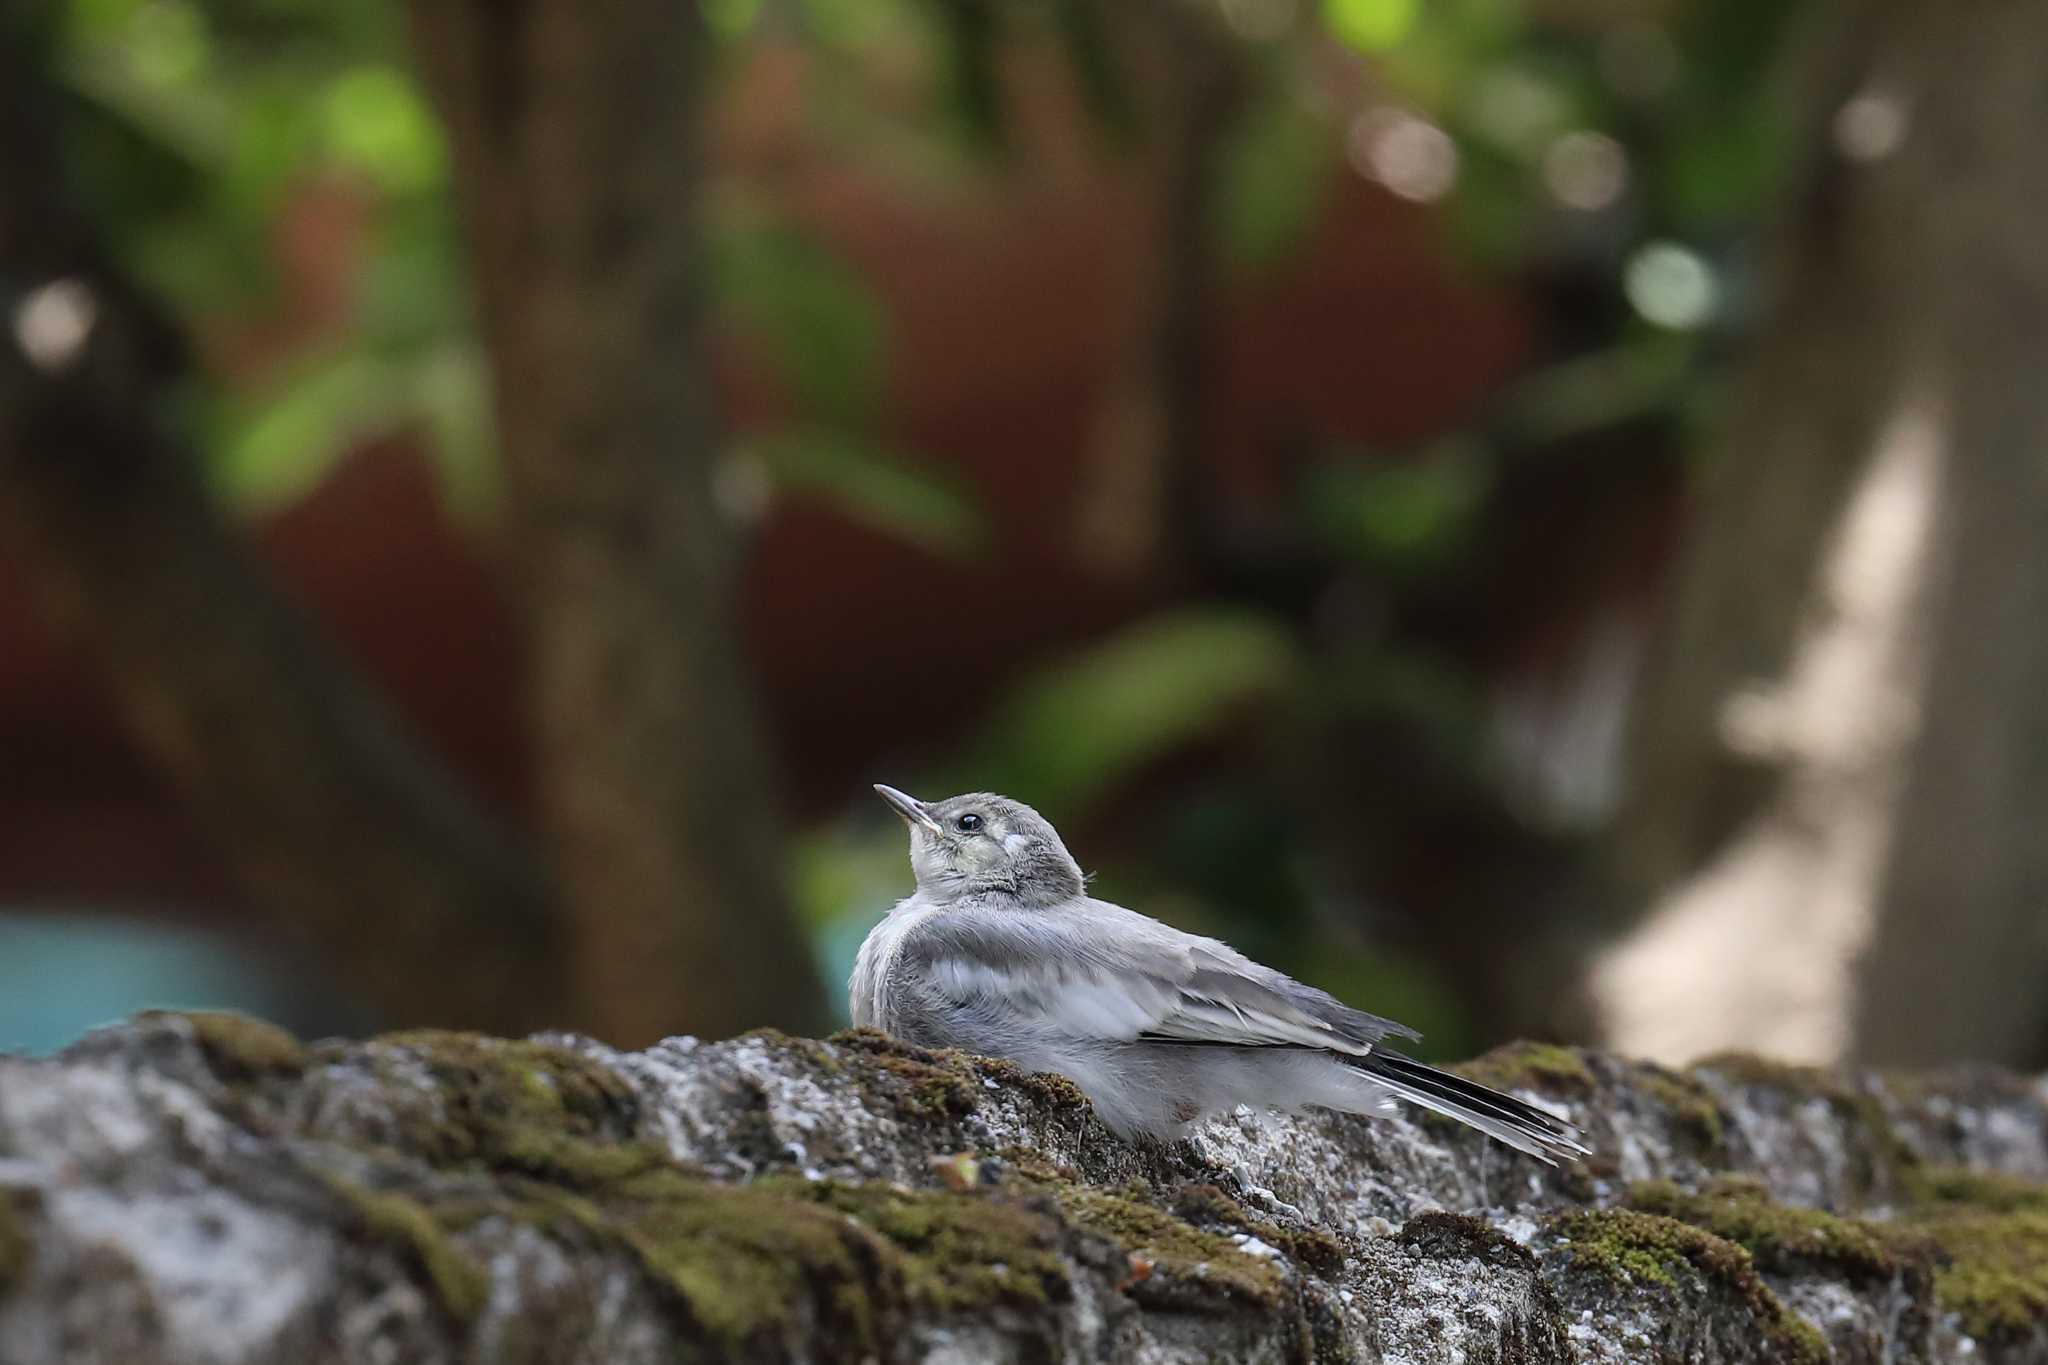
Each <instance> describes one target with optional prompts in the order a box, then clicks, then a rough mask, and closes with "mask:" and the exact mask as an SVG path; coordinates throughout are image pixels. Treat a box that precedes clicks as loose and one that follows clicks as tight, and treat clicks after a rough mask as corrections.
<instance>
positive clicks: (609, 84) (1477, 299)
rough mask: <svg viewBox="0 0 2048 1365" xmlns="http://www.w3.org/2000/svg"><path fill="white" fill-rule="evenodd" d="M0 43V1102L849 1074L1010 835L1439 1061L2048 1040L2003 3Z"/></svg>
mask: <svg viewBox="0 0 2048 1365" xmlns="http://www.w3.org/2000/svg"><path fill="white" fill-rule="evenodd" d="M33 8H34V17H32V18H31V17H28V16H27V14H26V13H25V11H24V9H23V8H21V7H17V9H16V10H15V11H12V12H11V14H10V17H9V19H8V21H7V26H6V27H5V29H4V31H0V41H4V48H0V64H4V67H5V69H4V70H0V324H4V326H0V1048H26V1049H41V1048H47V1047H52V1046H57V1045H61V1044H62V1043H63V1042H64V1041H66V1040H67V1039H69V1038H71V1037H74V1036H76V1035H77V1034H78V1033H79V1032H80V1031H81V1030H83V1029H85V1028H87V1027H90V1026H91V1025H93V1024H95V1023H99V1022H102V1021H105V1020H107V1019H110V1018H112V1017H115V1016H118V1015H119V1014H121V1013H124V1012H126V1011H129V1010H132V1009H136V1008H140V1007H144V1006H151V1005H180V1006H199V1005H209V1006H229V1007H236V1008H243V1009H248V1010H252V1011H255V1012H258V1013H262V1014H264V1015H267V1016H269V1017H272V1018H275V1019H277V1020H279V1021H280V1022H282V1023H285V1024H287V1025H289V1026H291V1027H293V1028H295V1029H298V1030H300V1031H303V1032H309V1033H321V1032H330V1031H343V1032H350V1031H361V1030H368V1029H373V1028H382V1027H391V1026H400V1025H419V1024H441V1025H457V1026H466V1027H478V1028H485V1029H492V1030H497V1031H502V1032H520V1031H526V1030H533V1029H541V1028H554V1027H570V1028H576V1029H581V1030H586V1031H589V1032H593V1033H595V1034H597V1035H599V1036H601V1037H604V1038H606V1039H607V1040H609V1041H611V1042H614V1043H617V1044H620V1045H639V1044H644V1043H646V1042H648V1041H650V1040H652V1039H654V1038H656V1037H659V1036H662V1035H664V1034H667V1033H674V1032H696V1033H700V1034H705V1035H710V1036H718V1035H724V1034H728V1033H731V1032H735V1031H738V1030H741V1029H745V1028H748V1027H753V1026H757V1025H764V1024H772V1025H778V1026H782V1027H785V1028H791V1029H799V1030H805V1031H820V1030H824V1029H828V1028H831V1027H833V1026H835V1024H836V1023H838V1022H843V1019H844V990H843V985H842V983H843V981H844V978H845V973H846V970H847V968H848V966H849V964H850V962H851V958H852V954H853V951H854V949H855V948H856V947H857V945H858V943H859V941H860V939H861V937H862V935H863V934H864V933H865V932H866V930H867V928H868V927H869V926H870V925H871V924H872V923H873V922H874V921H875V919H876V918H877V917H878V916H879V915H880V914H882V913H883V912H884V911H885V910H886V909H887V907H888V906H889V905H890V904H891V903H892V902H893V901H894V900H895V899H896V898H897V897H899V896H902V895H904V894H907V892H908V890H909V887H910V877H909V869H908V865H907V861H906V858H905V840H904V835H903V832H902V829H901V826H900V825H899V824H898V822H897V821H896V820H895V818H894V817H893V816H892V815H891V814H890V813H889V811H888V810H887V809H886V808H885V807H883V806H882V804H881V803H880V802H879V801H877V800H876V799H875V798H874V797H873V795H872V794H871V793H870V791H869V784H870V783H871V782H875V781H887V782H890V783H893V784H895V785H898V786H901V787H905V788H907V789H909V790H911V791H913V792H916V793H918V794H920V795H924V796H928V797H938V796H943V795H947V794H950V793H952V792H955V791H960V790H973V789H995V790H999V791H1002V792H1005V793H1008V794H1010V795H1013V796H1016V797H1018V798H1021V799H1023V800H1026V801H1028V802H1031V803H1032V804H1034V805H1036V806H1037V807H1038V808H1039V809H1040V810H1041V811H1043V812H1044V813H1045V814H1046V815H1047V816H1048V817H1049V818H1051V819H1052V820H1053V821H1054V822H1055V823H1056V824H1058V825H1059V827H1060V828H1061V830H1062V831H1063V832H1064V833H1065V835H1066V837H1067V840H1068V842H1069V844H1070V845H1071V846H1072V848H1073V849H1074V851H1075V853H1076V854H1077V856H1078V857H1079V858H1080V860H1081V862H1082V863H1083V865H1084V866H1086V867H1088V868H1090V869H1092V870H1094V871H1096V872H1098V873H1099V876H1098V879H1097V880H1096V882H1095V884H1094V885H1095V890H1096V892H1097V894H1100V895H1103V896H1105V897H1108V898H1110V899H1113V900H1117V901H1120V902H1122V903H1125V904H1128V905H1132V906H1135V907H1137V908H1139V909H1142V910H1144V911H1146V912H1148V913H1151V914H1154V915H1157V916H1160V917H1162V918H1165V919H1167V920H1170V921H1172V922H1174V923H1176V924H1179V925H1181V926H1183V927H1186V928H1189V929H1193V930H1198V931H1201V932H1207V933H1215V934H1219V935H1222V936H1224V937H1226V938H1228V939H1229V940H1230V941H1232V942H1233V943H1235V944H1236V945H1237V946H1239V947H1241V948H1242V949H1244V950H1245V951H1247V952H1249V953H1251V954H1253V955H1255V956H1257V957H1260V958H1262V959H1264V960H1266V961H1269V962H1271V963H1273V964H1274V965H1276V966H1279V967H1282V968H1284V969H1286V970H1288V971H1290V972H1293V973H1296V974H1298V975H1300V976H1302V977H1303V978H1305V979H1307V980H1309V981H1312V982H1314V983H1316V984H1318V985H1321V986H1323V987H1325V988H1327V989H1329V990H1331V991H1333V992H1336V993H1337V994H1339V995H1341V996H1343V997H1345V998H1347V999H1349V1000H1352V1001H1353V1002H1355V1003H1357V1004H1359V1005H1362V1006H1365V1007H1367V1008H1370V1009H1373V1010H1375V1011H1378V1012H1382V1013H1388V1014H1393V1015H1396V1016H1398V1017H1400V1018H1402V1019H1405V1020H1408V1021H1409V1022H1411V1023H1414V1024H1416V1025H1417V1026H1419V1027H1421V1028H1422V1029H1423V1031H1424V1032H1425V1034H1426V1035H1427V1040H1426V1043H1425V1051H1426V1053H1427V1055H1431V1056H1435V1057H1440V1058H1442V1057H1457V1056H1462V1055H1466V1054H1469V1053H1471V1052H1473V1051H1475V1050H1478V1049H1480V1048H1482V1047H1485V1046H1487V1045H1490V1044H1492V1043H1495V1042H1498V1041H1500V1040H1502V1039H1505V1038H1509V1037H1513V1036H1518V1035H1523V1036H1536V1037H1545V1038H1553V1039H1560V1040H1566V1041H1587V1042H1598V1043H1603V1044H1607V1045H1611V1046H1615V1047H1620V1048H1623V1049H1626V1050H1629V1051H1632V1052H1637V1053H1642V1054H1646V1055H1651V1056H1656V1057H1660V1058H1664V1059H1668V1060H1686V1059H1690V1058H1692V1057H1695V1056H1698V1055H1700V1054H1704V1053H1707V1052H1710V1051H1714V1050H1717V1049H1724V1048H1748V1049H1757V1050H1762V1051H1765V1052H1769V1053H1773V1054H1777V1055H1781V1056H1785V1057H1789V1058H1793V1059H1795V1060H1802V1061H1814V1062H1826V1061H1832V1060H1836V1059H1841V1058H1845V1057H1857V1058H1864V1059H1870V1060H1875V1061H1880V1062H1908V1063H1927V1062H1936V1061H1943V1060H1951V1059H1957V1058H1964V1057H1972V1058H1983V1059H1989V1060H2000V1061H2005V1062H2010V1063H2015V1064H2022V1065H2027V1064H2035V1065H2038V1064H2040V1063H2041V1062H2043V1061H2044V1060H2048V992H2044V991H2043V990H2042V989H2041V985H2040V983H2041V982H2042V981H2043V979H2044V968H2048V537H2044V535H2043V534H2042V532H2043V530H2044V520H2043V514H2044V512H2048V385H2044V384H2043V383H2042V382H2041V377H2040V371H2041V366H2042V363H2043V359H2044V357H2048V233H2044V232H2042V231H2041V227H2040V217H2039V215H2040V212H2041V208H2042V206H2043V205H2044V204H2048V159H2044V158H2042V157H2041V155H2040V148H2039V145H2038V141H2039V130H2040V129H2041V128H2042V127H2044V126H2048V83H2044V82H2042V81H2041V80H2040V79H2039V65H2040V63H2039V57H2040V54H2041V53H2042V52H2043V51H2048V9H2043V8H2042V7H2039V6H2036V5H2030V4H2026V3H2023V2H2022V0H1988V2H1987V3H1985V4H1981V5H1978V6H1975V7H1973V8H1972V14H1971V18H1970V22H1969V23H1968V24H1967V25H1964V24H1962V23H1960V22H1958V21H1956V20H1955V19H1954V18H1953V17H1952V16H1948V15H1945V14H1944V13H1943V7H1942V6H1939V5H1937V4H1935V3H1933V2H1932V0H1791V2H1788V0H1719V3H1714V4H1708V3H1704V0H703V3H701V4H689V3H682V0H603V2H602V3H592V2H591V0H528V3H524V4H520V5H501V4H492V3H488V0H441V2H440V3H427V0H420V3H418V4H416V5H414V6H413V7H412V9H411V10H410V11H408V10H407V9H406V8H405V6H403V5H401V4H399V3H396V0H392V2H391V3H383V2H381V0H366V2H365V3H358V4H337V5H327V6H314V7H308V6H303V5H298V4H291V3H285V2H284V0H214V2H213V3H196V2H195V0H62V3H57V4H52V5H48V6H43V7H33Z"/></svg>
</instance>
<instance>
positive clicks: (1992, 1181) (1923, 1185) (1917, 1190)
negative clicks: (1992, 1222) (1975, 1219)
mask: <svg viewBox="0 0 2048 1365" xmlns="http://www.w3.org/2000/svg"><path fill="white" fill-rule="evenodd" d="M1912 1192H1913V1196H1914V1199H1915V1200H1916V1202H1918V1203H1921V1204H1967V1205H1969V1206H1971V1207H1972V1208H1976V1209H1980V1210H1983V1211H1986V1212H1990V1213H2020V1212H2027V1211H2040V1212H2044V1213H2048V1185H2043V1184H2041V1183H2039V1182H2037V1181H2033V1180H2022V1179H2020V1178H2019V1177H2017V1176H2010V1175H1991V1174H1986V1173H1984V1172H1980V1171H1970V1170H1964V1169H1962V1168H1961V1167H1956V1166H1939V1167H1927V1168H1925V1169H1923V1170H1920V1171H1919V1172H1917V1173H1916V1175H1915V1178H1914V1182H1913V1191H1912Z"/></svg>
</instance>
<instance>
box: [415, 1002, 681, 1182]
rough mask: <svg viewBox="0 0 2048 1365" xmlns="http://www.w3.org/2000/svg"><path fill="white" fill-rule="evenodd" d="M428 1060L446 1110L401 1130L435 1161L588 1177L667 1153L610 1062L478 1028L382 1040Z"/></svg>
mask: <svg viewBox="0 0 2048 1365" xmlns="http://www.w3.org/2000/svg"><path fill="white" fill-rule="evenodd" d="M375 1047H376V1048H377V1049H379V1050H382V1051H386V1052H392V1053H397V1054H400V1055H402V1056H403V1057H405V1058H406V1059H407V1060H408V1061H410V1062H412V1063H416V1064H419V1065H423V1066H425V1067H426V1068H427V1070H428V1071H430V1072H431V1073H432V1075H433V1078H434V1082H435V1084H434V1094H435V1096H436V1097H437V1098H438V1100H439V1102H440V1103H439V1108H438V1110H437V1111H435V1112H433V1113H432V1114H431V1116H430V1117H419V1118H416V1119H415V1120H414V1121H413V1122H412V1123H411V1125H410V1127H409V1129H408V1131H406V1132H405V1133H404V1134H403V1138H404V1146H405V1148H406V1150H407V1151H408V1153H409V1154H411V1155H414V1156H419V1157H424V1158H425V1159H426V1160H428V1161H430V1162H432V1163H434V1164H436V1165H455V1164H466V1163H477V1164H481V1165H484V1166H488V1167H491V1168H493V1169H499V1170H513V1171H520V1172H524V1173H527V1174H531V1175H535V1176H540V1177H543V1178H557V1179H563V1180H567V1181H569V1182H571V1183H577V1184H589V1183H595V1182H601V1181H604V1180H610V1179H617V1178H620V1177H622V1176H624V1175H628V1174H631V1173H632V1172H633V1171H636V1170H640V1169H644V1168H646V1167H647V1166H648V1165H649V1164H650V1163H658V1162H661V1161H664V1160H666V1157H665V1156H664V1155H662V1154H661V1153H659V1152H657V1151H654V1150H652V1149H650V1148H648V1147H646V1146H645V1145H644V1144H635V1143H632V1142H625V1143H620V1142H619V1141H617V1139H618V1138H619V1137H620V1136H621V1135H623V1134H626V1133H630V1132H631V1130H632V1127H633V1125H632V1121H631V1120H632V1114H633V1106H634V1097H633V1091H632V1087H631V1086H629V1085H628V1084H627V1083H626V1081H625V1079H624V1078H623V1077H621V1076H619V1075H617V1074H616V1073H615V1072H613V1071H612V1070H611V1069H610V1068H608V1067H606V1066H604V1065H602V1064H601V1063H598V1062H596V1061H593V1060H591V1059H590V1058H588V1057H585V1056H582V1055H581V1054H579V1053H576V1052H572V1051H570V1050H569V1049H567V1048H564V1047H557V1046H554V1045H552V1044H548V1043H532V1042H515V1041H511V1040H506V1039H497V1038H487V1037H484V1036H482V1035H480V1034H473V1033H443V1032H437V1031H430V1030H429V1031H420V1032H413V1033H394V1034H388V1035H386V1036H385V1037H383V1038H381V1039H379V1040H378V1041H377V1043H376V1044H375Z"/></svg>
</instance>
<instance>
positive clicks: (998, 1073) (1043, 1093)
mask: <svg viewBox="0 0 2048 1365" xmlns="http://www.w3.org/2000/svg"><path fill="white" fill-rule="evenodd" d="M975 1066H976V1068H977V1070H979V1071H980V1073H981V1074H982V1075H983V1076H985V1077H987V1078H988V1079H990V1080H993V1081H994V1082H995V1083H996V1084H998V1085H1000V1086H1002V1087H1003V1088H1004V1089H1005V1090H1017V1091H1022V1092H1023V1093H1024V1094H1026V1095H1029V1096H1031V1098H1032V1099H1034V1100H1036V1101H1038V1103H1040V1104H1042V1105H1044V1106H1045V1107H1046V1108H1048V1109H1086V1108H1088V1107H1089V1106H1088V1097H1087V1096H1086V1095H1084V1094H1082V1093H1081V1087H1080V1086H1078V1085H1075V1084H1074V1083H1073V1082H1072V1081H1070V1080H1068V1079H1067V1078H1066V1077H1065V1076H1062V1075H1059V1074H1058V1073H1057V1072H1052V1071H1027V1070H1025V1069H1024V1068H1023V1067H1021V1066H1018V1065H1016V1064H1015V1063H1014V1062H1006V1061H1003V1060H1001V1059H1000V1058H995V1057H984V1058H978V1059H976V1062H975Z"/></svg>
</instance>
